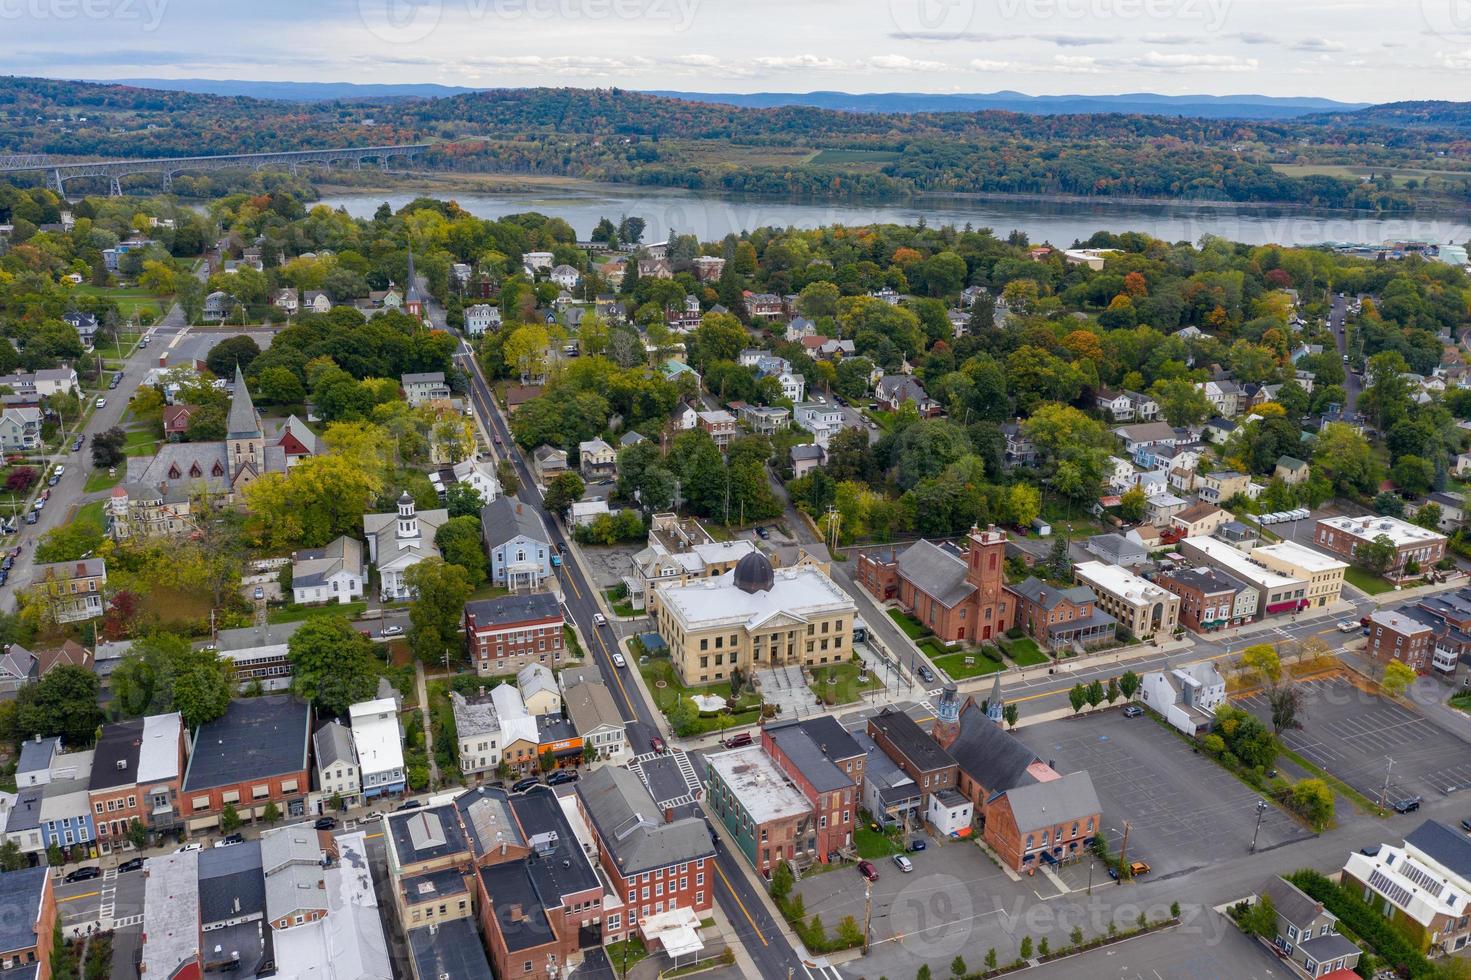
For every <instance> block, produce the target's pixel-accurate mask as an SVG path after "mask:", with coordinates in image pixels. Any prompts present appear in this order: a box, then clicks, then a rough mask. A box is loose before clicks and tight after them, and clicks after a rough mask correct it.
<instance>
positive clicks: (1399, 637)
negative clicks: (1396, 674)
mask: <svg viewBox="0 0 1471 980" xmlns="http://www.w3.org/2000/svg"><path fill="white" fill-rule="evenodd" d="M1434 650H1435V630H1433V629H1431V628H1430V627H1429V626H1428V625H1426V624H1425V623H1422V622H1420V620H1418V619H1415V618H1414V617H1412V616H1407V615H1405V614H1404V613H1402V612H1399V611H1398V610H1394V609H1376V610H1374V611H1373V612H1372V613H1370V614H1369V642H1368V644H1367V645H1366V646H1365V647H1364V652H1365V653H1366V654H1367V655H1368V656H1369V657H1370V658H1371V659H1372V660H1373V661H1374V662H1375V663H1379V664H1387V663H1389V662H1390V661H1391V660H1398V661H1399V662H1400V663H1402V664H1404V665H1405V666H1407V667H1412V668H1414V670H1415V673H1417V674H1423V673H1425V672H1426V671H1428V670H1429V669H1430V658H1431V655H1432V653H1434Z"/></svg>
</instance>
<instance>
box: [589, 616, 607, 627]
mask: <svg viewBox="0 0 1471 980" xmlns="http://www.w3.org/2000/svg"><path fill="white" fill-rule="evenodd" d="M592 621H593V623H594V625H597V626H607V625H608V617H607V616H604V615H603V614H602V613H593V614H592Z"/></svg>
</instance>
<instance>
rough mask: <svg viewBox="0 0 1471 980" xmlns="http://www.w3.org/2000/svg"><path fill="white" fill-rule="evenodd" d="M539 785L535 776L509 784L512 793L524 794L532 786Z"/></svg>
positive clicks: (538, 780) (539, 781)
mask: <svg viewBox="0 0 1471 980" xmlns="http://www.w3.org/2000/svg"><path fill="white" fill-rule="evenodd" d="M540 785H541V780H540V779H538V778H537V777H535V776H527V777H526V778H525V779H518V780H516V781H515V782H514V783H512V784H511V792H512V793H524V792H526V791H527V790H528V789H530V788H531V787H533V786H540Z"/></svg>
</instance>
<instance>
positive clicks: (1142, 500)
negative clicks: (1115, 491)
mask: <svg viewBox="0 0 1471 980" xmlns="http://www.w3.org/2000/svg"><path fill="white" fill-rule="evenodd" d="M1148 509H1149V498H1148V497H1146V496H1145V495H1144V490H1143V488H1141V487H1137V486H1135V487H1130V488H1129V489H1128V490H1125V491H1124V493H1123V495H1122V496H1121V497H1119V517H1121V518H1123V519H1124V521H1125V522H1127V523H1129V524H1137V523H1139V522H1140V521H1142V520H1144V514H1145V512H1146V511H1147V510H1148Z"/></svg>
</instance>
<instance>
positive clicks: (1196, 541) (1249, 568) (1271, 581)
mask: <svg viewBox="0 0 1471 980" xmlns="http://www.w3.org/2000/svg"><path fill="white" fill-rule="evenodd" d="M1179 547H1180V551H1181V552H1182V553H1183V554H1184V555H1185V557H1187V558H1190V559H1192V560H1194V561H1198V562H1203V563H1205V564H1207V565H1209V566H1211V567H1212V568H1215V569H1217V570H1219V571H1222V572H1225V573H1226V574H1227V575H1230V576H1231V577H1232V578H1235V579H1240V580H1241V581H1243V582H1245V583H1246V584H1247V585H1249V586H1251V588H1252V590H1253V591H1254V592H1255V593H1256V608H1255V609H1253V610H1252V613H1251V617H1250V618H1251V619H1261V618H1262V617H1264V616H1275V615H1279V614H1281V613H1295V612H1299V611H1301V610H1303V609H1306V608H1307V603H1308V598H1307V595H1308V583H1307V581H1306V580H1305V579H1301V578H1298V577H1297V576H1296V575H1284V574H1282V573H1281V572H1275V571H1273V570H1272V569H1270V568H1267V567H1266V566H1265V565H1262V564H1259V563H1257V562H1255V561H1252V560H1251V558H1249V557H1248V556H1247V554H1246V552H1244V551H1241V550H1240V549H1238V548H1233V547H1232V546H1231V545H1229V544H1227V543H1226V542H1224V541H1221V540H1219V539H1218V538H1186V539H1185V540H1184V541H1181V542H1180V545H1179ZM1238 598H1239V597H1238Z"/></svg>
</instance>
